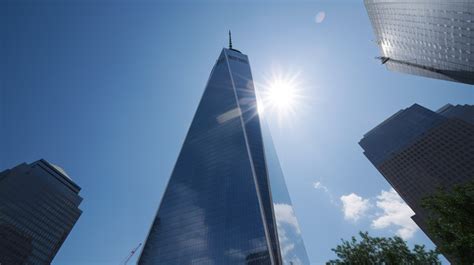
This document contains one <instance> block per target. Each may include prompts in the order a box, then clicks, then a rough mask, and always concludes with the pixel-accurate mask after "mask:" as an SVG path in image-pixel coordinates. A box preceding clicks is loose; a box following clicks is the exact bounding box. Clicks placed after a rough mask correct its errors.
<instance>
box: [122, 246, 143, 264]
mask: <svg viewBox="0 0 474 265" xmlns="http://www.w3.org/2000/svg"><path fill="white" fill-rule="evenodd" d="M141 246H142V243H140V244H138V246H137V247H136V248H134V249H132V251H130V254H128V256H127V257H126V258H125V259H124V261H123V262H122V263H120V264H122V265H127V263H128V262H129V261H130V259H131V258H132V257H133V255H135V253H136V252H137V250H138V249H139V248H140V247H141Z"/></svg>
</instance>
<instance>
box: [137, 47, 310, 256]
mask: <svg viewBox="0 0 474 265" xmlns="http://www.w3.org/2000/svg"><path fill="white" fill-rule="evenodd" d="M138 264H140V265H151V264H153V265H155V264H166V265H168V264H169V265H188V264H189V265H191V264H193V265H194V264H196V265H233V264H242V265H257V264H258V265H267V264H268V265H270V264H271V265H279V264H285V265H286V264H288V265H300V264H304V265H309V260H308V257H307V254H306V250H305V248H304V245H303V241H302V238H301V231H300V228H299V226H298V223H297V221H296V217H295V213H294V211H293V206H292V204H291V201H290V197H289V195H288V191H287V188H286V184H285V181H284V178H283V174H282V171H281V168H280V165H279V162H278V158H277V156H276V153H275V150H274V147H273V143H272V140H271V136H270V134H269V131H268V128H267V126H266V125H265V123H264V122H263V120H262V119H261V117H260V116H259V114H258V112H257V99H256V95H255V88H254V85H253V80H252V74H251V70H250V65H249V60H248V57H247V56H246V55H244V54H242V53H241V52H240V51H238V50H236V49H233V48H232V44H231V43H230V45H229V48H228V49H223V50H222V52H221V54H220V55H219V58H218V59H217V61H216V63H215V65H214V67H213V69H212V72H211V75H210V77H209V80H208V83H207V85H206V88H205V91H204V94H203V96H202V99H201V101H200V103H199V106H198V109H197V111H196V114H195V116H194V118H193V121H192V123H191V127H190V128H189V131H188V133H187V135H186V139H185V141H184V144H183V147H182V149H181V152H180V154H179V156H178V159H177V162H176V165H175V167H174V169H173V172H172V174H171V177H170V180H169V182H168V185H167V187H166V190H165V192H164V195H163V197H162V200H161V203H160V206H159V209H158V212H157V214H156V217H155V219H154V221H153V223H152V225H151V228H150V231H149V234H148V237H147V240H146V243H145V245H144V248H143V250H142V253H141V255H140V257H139V261H138Z"/></svg>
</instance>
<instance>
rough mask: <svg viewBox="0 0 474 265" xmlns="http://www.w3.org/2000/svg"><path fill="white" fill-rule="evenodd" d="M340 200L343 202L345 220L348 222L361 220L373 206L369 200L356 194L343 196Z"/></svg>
mask: <svg viewBox="0 0 474 265" xmlns="http://www.w3.org/2000/svg"><path fill="white" fill-rule="evenodd" d="M340 199H341V202H342V211H343V212H344V218H346V219H347V220H352V221H357V220H359V218H361V217H362V216H364V215H365V213H366V212H367V210H368V209H369V208H370V206H371V204H370V202H369V199H364V198H362V197H361V196H359V195H357V194H355V193H351V194H348V195H343V196H341V198H340Z"/></svg>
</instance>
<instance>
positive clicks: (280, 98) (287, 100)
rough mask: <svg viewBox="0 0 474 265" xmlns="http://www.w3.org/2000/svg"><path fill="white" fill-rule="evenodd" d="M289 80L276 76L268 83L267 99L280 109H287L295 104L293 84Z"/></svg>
mask: <svg viewBox="0 0 474 265" xmlns="http://www.w3.org/2000/svg"><path fill="white" fill-rule="evenodd" d="M290 81H291V80H285V79H279V78H278V79H275V80H273V81H272V82H271V83H270V87H269V89H270V90H269V91H268V92H269V93H268V101H269V103H270V104H271V105H273V106H274V107H276V108H278V109H280V110H282V111H287V110H289V109H290V108H292V107H294V106H293V105H294V104H295V102H294V101H295V86H294V84H292V83H291V82H290Z"/></svg>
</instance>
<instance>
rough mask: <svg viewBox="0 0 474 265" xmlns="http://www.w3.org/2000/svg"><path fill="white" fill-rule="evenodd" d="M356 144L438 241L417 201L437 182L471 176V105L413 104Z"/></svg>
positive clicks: (473, 169) (458, 181)
mask: <svg viewBox="0 0 474 265" xmlns="http://www.w3.org/2000/svg"><path fill="white" fill-rule="evenodd" d="M359 144H360V146H362V148H363V149H364V154H365V155H366V156H367V158H368V159H369V160H370V161H371V162H372V164H373V165H374V166H375V167H376V168H377V169H378V170H379V171H380V173H382V175H383V176H384V177H385V179H387V181H388V182H389V183H390V185H392V187H393V188H394V189H395V190H396V191H397V192H398V194H399V195H400V196H401V197H402V198H403V200H404V201H405V202H406V203H407V204H408V205H409V206H410V208H411V209H412V210H413V211H414V212H415V215H414V216H413V217H412V219H413V220H414V221H415V222H416V223H417V225H418V226H419V227H420V228H421V229H422V230H423V231H424V232H425V233H426V234H427V235H428V236H429V237H430V238H431V239H432V240H433V242H434V243H435V244H436V242H437V239H436V238H434V237H433V236H432V235H430V233H429V231H427V229H426V220H427V218H428V217H429V213H428V212H427V211H426V210H425V209H424V208H423V207H421V204H420V203H421V200H422V199H423V198H424V197H426V196H429V195H431V194H433V193H434V192H435V191H436V190H437V188H439V187H444V188H446V189H449V188H451V187H453V186H454V185H456V184H462V183H466V182H467V181H472V180H474V106H472V105H457V106H452V105H446V106H444V107H442V108H441V109H439V110H438V111H436V112H434V111H431V110H429V109H426V108H424V107H422V106H420V105H417V104H415V105H413V106H411V107H409V108H407V109H404V110H401V111H399V112H397V113H396V114H394V115H393V116H391V117H390V118H388V119H387V120H386V121H384V122H382V123H381V124H380V125H378V126H377V127H375V128H374V129H372V130H371V131H369V132H368V133H367V134H365V135H364V138H363V139H362V140H361V141H360V143H359ZM447 258H448V259H450V257H447Z"/></svg>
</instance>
